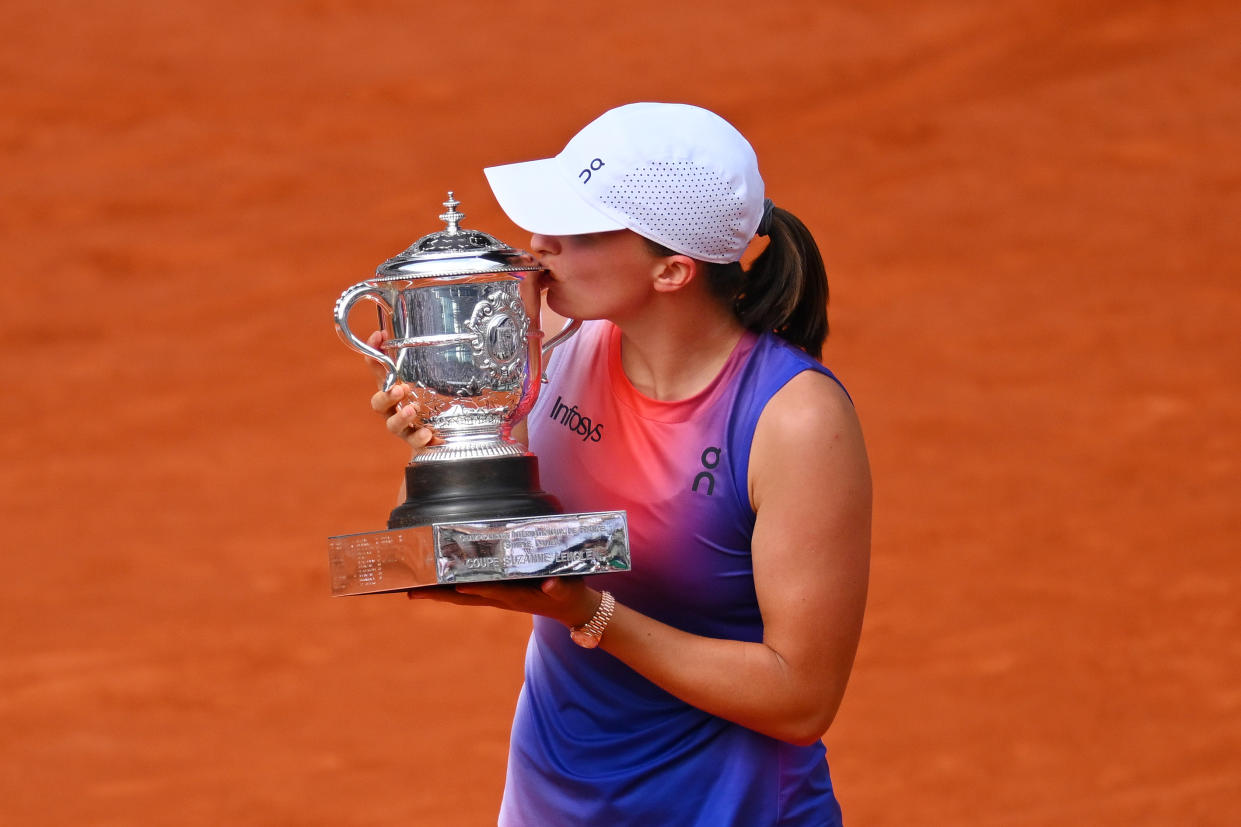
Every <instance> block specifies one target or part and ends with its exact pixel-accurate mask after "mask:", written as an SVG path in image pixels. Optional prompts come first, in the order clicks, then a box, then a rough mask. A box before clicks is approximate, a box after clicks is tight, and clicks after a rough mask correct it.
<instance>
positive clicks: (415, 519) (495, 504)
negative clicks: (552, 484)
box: [388, 456, 560, 529]
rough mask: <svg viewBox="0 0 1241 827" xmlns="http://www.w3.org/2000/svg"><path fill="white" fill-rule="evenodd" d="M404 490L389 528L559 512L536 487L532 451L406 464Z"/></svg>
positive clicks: (553, 501)
mask: <svg viewBox="0 0 1241 827" xmlns="http://www.w3.org/2000/svg"><path fill="white" fill-rule="evenodd" d="M405 491H406V500H405V502H404V503H403V504H402V505H399V506H397V507H396V508H395V509H394V510H393V511H392V514H391V515H390V516H389V517H388V528H389V529H396V528H409V527H411V526H420V525H430V524H432V523H448V522H469V521H471V520H488V519H495V518H497V517H540V516H544V515H549V514H559V513H560V502H559V501H558V500H557V499H556V498H555V497H553V496H552V495H551V494H549V493H547V492H546V491H544V490H542V488H540V487H539V461H538V458H537V457H534V456H519V457H494V458H488V459H473V460H459V461H456V462H432V463H413V464H410V465H407V466H405Z"/></svg>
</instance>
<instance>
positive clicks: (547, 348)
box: [539, 319, 582, 385]
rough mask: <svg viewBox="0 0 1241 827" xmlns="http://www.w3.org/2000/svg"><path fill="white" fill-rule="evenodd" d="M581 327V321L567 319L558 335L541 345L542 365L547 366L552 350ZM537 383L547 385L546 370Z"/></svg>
mask: <svg viewBox="0 0 1241 827" xmlns="http://www.w3.org/2000/svg"><path fill="white" fill-rule="evenodd" d="M581 326H582V320H581V319H569V320H567V321H566V322H565V326H564V327H562V328H560V332H559V333H557V334H556V335H555V336H553V337H551V338H550V339H548V340H547V343H546V344H545V345H543V358H542V362H543V364H544V365H546V364H547V357H548V355H549V354H550V353H551V352H552V348H554V347H555V346H556V345H561V344H564V343H565V341H566V340H567V339H568V338H569V337H570V336H572V335H573V334H574V333H577V329H578V328H579V327H581ZM539 381H540V383H542V384H544V385H546V384H547V371H546V370H544V371H543V376H542V377H541V378H540V380H539Z"/></svg>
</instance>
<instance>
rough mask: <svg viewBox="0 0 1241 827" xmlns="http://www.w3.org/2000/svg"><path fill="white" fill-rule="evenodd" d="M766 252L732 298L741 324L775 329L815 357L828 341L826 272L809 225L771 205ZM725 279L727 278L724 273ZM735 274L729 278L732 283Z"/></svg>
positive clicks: (755, 262)
mask: <svg viewBox="0 0 1241 827" xmlns="http://www.w3.org/2000/svg"><path fill="white" fill-rule="evenodd" d="M769 236H770V238H769V242H768V244H767V249H765V250H763V252H762V254H761V255H759V257H758V258H756V259H755V260H754V263H753V264H751V265H750V269H749V270H746V271H745V274H744V277H743V279H742V281H741V284H740V285H739V287H740V289H739V290H737V291H736V292H735V293H734V294H733V295H735V296H736V298H735V299H734V300H733V309H734V311H735V312H736V314H737V318H738V319H740V320H741V323H742V324H743V325H745V326H746V327H747V328H749V329H750V330H753V331H755V332H756V333H762V332H763V331H767V330H770V331H773V332H774V333H775V334H776V335H777V336H779V337H780V338H782V339H784V340H786V341H788V342H791V343H792V344H794V345H796V346H797V347H799V348H801V349H802V350H804V351H806V352H807V353H809V354H810V355H811V356H813V357H814V358H816V359H822V358H823V342H824V341H825V340H826V339H827V330H828V328H827V271H826V269H825V268H824V267H823V256H822V255H820V254H819V246H818V245H817V244H816V243H815V241H814V236H812V235H811V234H810V230H808V229H806V225H805V224H803V223H802V222H801V220H800V219H798V217H797V216H795V215H793V214H792V213H791V212H789V211H788V210H782V209H780V208H779V207H773V208H772V210H771V230H770V233H769ZM721 275H723V274H721ZM735 278H736V275H735V274H732V275H731V277H728V280H730V281H732V280H734V279H735Z"/></svg>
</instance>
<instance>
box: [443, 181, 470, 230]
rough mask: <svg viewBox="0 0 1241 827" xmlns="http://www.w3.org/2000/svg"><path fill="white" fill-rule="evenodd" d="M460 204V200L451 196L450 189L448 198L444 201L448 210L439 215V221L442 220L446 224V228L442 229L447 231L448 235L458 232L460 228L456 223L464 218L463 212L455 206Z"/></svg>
mask: <svg viewBox="0 0 1241 827" xmlns="http://www.w3.org/2000/svg"><path fill="white" fill-rule="evenodd" d="M460 205H461V202H460V201H458V200H457V199H455V198H453V197H452V190H449V191H448V200H447V201H445V202H444V206H445V207H447V208H448V212H446V213H442V214H441V215H440V221H443V222H444V223H445V224H447V225H448V228H447V229H446V230H444V232H446V233H448V234H449V235H456V234H457V233H458V232H460V229H461V228H460V227H458V226H457V225H458V224H459V223H460V221H461V219H463V218H465V213H463V212H457V207H459V206H460Z"/></svg>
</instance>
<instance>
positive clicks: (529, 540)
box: [328, 511, 630, 596]
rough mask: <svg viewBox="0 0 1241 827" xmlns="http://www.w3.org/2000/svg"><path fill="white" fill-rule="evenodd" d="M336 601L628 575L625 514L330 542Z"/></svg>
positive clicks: (445, 527)
mask: <svg viewBox="0 0 1241 827" xmlns="http://www.w3.org/2000/svg"><path fill="white" fill-rule="evenodd" d="M328 562H329V565H330V568H331V575H332V594H333V595H337V596H339V595H350V594H380V593H384V592H396V591H408V590H410V589H416V588H420V587H423V586H441V585H453V584H457V583H480V582H494V581H508V580H528V579H531V578H542V577H563V576H567V575H584V574H605V573H609V572H617V571H628V570H629V568H630V560H629V523H628V520H627V518H626V515H625V512H624V511H598V512H589V513H581V514H555V515H550V516H536V517H520V518H503V519H498V520H472V521H461V522H456V523H436V524H434V525H429V526H414V527H412V528H403V529H396V530H389V531H371V532H366V533H363V534H347V535H343V536H339V537H331V538H329V539H328Z"/></svg>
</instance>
